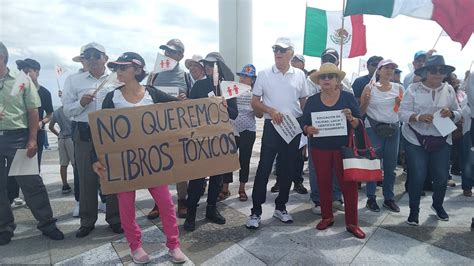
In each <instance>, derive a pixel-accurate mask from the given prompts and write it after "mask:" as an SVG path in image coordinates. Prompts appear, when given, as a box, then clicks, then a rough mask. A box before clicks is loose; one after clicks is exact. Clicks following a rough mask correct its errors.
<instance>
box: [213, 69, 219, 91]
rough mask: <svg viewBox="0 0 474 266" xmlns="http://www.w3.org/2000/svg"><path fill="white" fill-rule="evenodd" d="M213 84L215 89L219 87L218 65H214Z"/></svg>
mask: <svg viewBox="0 0 474 266" xmlns="http://www.w3.org/2000/svg"><path fill="white" fill-rule="evenodd" d="M212 71H213V72H212V82H213V83H214V84H213V85H214V87H217V85H219V67H218V66H217V63H215V64H214V68H213V70H212Z"/></svg>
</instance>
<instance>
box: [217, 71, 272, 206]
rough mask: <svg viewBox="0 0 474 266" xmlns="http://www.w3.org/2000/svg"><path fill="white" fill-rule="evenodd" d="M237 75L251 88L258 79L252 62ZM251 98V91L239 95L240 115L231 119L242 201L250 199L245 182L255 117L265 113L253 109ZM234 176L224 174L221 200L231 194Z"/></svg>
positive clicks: (255, 126) (240, 198) (247, 179)
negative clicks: (234, 132)
mask: <svg viewBox="0 0 474 266" xmlns="http://www.w3.org/2000/svg"><path fill="white" fill-rule="evenodd" d="M237 76H239V78H240V79H239V81H240V83H242V84H245V85H249V86H250V87H251V88H253V84H254V83H255V80H256V79H257V75H256V69H255V67H254V65H252V64H248V65H245V66H244V67H243V68H242V71H241V72H238V73H237ZM251 100H252V92H251V91H248V92H246V93H245V94H242V95H240V96H238V97H237V108H238V110H239V115H238V116H237V118H236V119H235V120H231V122H232V125H233V126H234V128H235V131H236V132H237V133H238V134H237V135H236V136H235V141H236V143H237V147H238V148H239V162H240V171H239V181H240V186H239V200H240V201H247V200H248V196H247V193H246V192H245V184H246V183H247V182H248V181H249V170H250V169H249V167H250V158H251V157H252V149H253V144H254V142H255V136H256V130H257V122H256V121H255V117H256V116H257V117H259V118H261V117H262V116H263V114H257V113H256V112H255V110H253V108H252V106H251V105H250V102H251ZM232 176H233V174H232V173H229V174H227V175H225V176H224V185H223V186H222V191H221V193H220V194H219V200H224V199H226V198H228V197H229V196H230V191H229V183H232V182H233V180H232Z"/></svg>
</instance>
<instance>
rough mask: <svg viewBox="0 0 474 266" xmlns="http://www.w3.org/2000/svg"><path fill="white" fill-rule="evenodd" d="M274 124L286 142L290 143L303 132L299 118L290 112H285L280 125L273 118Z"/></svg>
mask: <svg viewBox="0 0 474 266" xmlns="http://www.w3.org/2000/svg"><path fill="white" fill-rule="evenodd" d="M272 124H273V126H274V127H275V130H276V131H277V132H278V134H280V136H281V137H282V138H283V139H284V140H285V141H286V143H290V142H291V141H292V140H293V139H294V138H295V137H296V136H297V135H298V134H300V133H301V132H303V131H302V130H301V127H300V124H299V123H298V120H296V118H294V117H293V116H291V115H288V114H283V122H281V123H280V124H279V125H277V124H275V123H274V122H273V120H272Z"/></svg>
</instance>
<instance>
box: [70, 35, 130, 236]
mask: <svg viewBox="0 0 474 266" xmlns="http://www.w3.org/2000/svg"><path fill="white" fill-rule="evenodd" d="M81 58H82V59H83V60H84V62H85V64H86V65H87V68H88V71H87V72H84V73H81V74H77V75H71V76H69V77H68V78H67V79H66V81H65V84H64V94H63V97H62V102H63V106H64V108H63V111H64V114H65V115H66V116H68V117H71V118H72V121H73V123H72V124H73V126H72V127H73V140H74V152H75V157H76V167H77V170H78V173H79V187H80V189H79V190H80V192H79V193H80V197H79V203H80V209H79V216H80V218H81V227H80V228H79V230H78V231H77V232H76V237H77V238H82V237H85V236H87V235H89V233H90V232H91V231H92V230H93V229H94V228H95V222H96V221H97V207H98V202H97V188H98V187H99V178H98V176H97V174H95V173H94V172H93V170H92V163H91V151H92V149H93V146H92V137H91V131H90V127H89V117H88V114H89V113H90V112H94V111H97V110H100V109H101V107H102V101H103V99H104V97H105V95H106V94H107V92H109V91H111V90H113V89H114V88H111V87H107V86H105V88H103V89H101V90H98V91H97V88H98V86H99V85H100V84H101V83H102V82H104V81H105V80H106V79H107V78H108V74H107V73H105V63H106V62H107V60H108V56H107V55H106V53H105V48H104V47H103V46H102V45H100V44H98V43H95V42H92V43H88V44H86V45H85V47H84V53H83V54H82V55H81ZM105 220H106V221H107V223H109V225H110V228H111V229H112V231H113V232H114V233H123V230H122V227H121V225H120V218H119V211H118V205H117V198H116V196H115V195H107V207H106V218H105Z"/></svg>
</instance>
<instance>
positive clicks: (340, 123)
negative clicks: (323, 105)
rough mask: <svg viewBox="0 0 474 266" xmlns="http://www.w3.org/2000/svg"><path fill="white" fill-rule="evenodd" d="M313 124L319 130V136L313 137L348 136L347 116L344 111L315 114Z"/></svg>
mask: <svg viewBox="0 0 474 266" xmlns="http://www.w3.org/2000/svg"><path fill="white" fill-rule="evenodd" d="M311 124H312V125H313V126H314V127H316V128H318V129H319V134H316V135H313V137H316V138H319V137H334V136H346V135H347V122H346V116H345V115H344V113H343V112H342V110H336V111H326V112H313V113H311Z"/></svg>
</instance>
